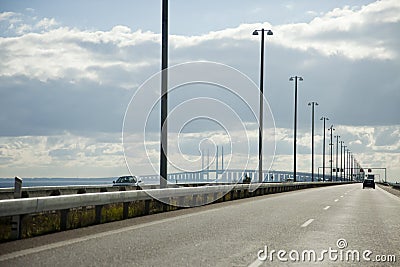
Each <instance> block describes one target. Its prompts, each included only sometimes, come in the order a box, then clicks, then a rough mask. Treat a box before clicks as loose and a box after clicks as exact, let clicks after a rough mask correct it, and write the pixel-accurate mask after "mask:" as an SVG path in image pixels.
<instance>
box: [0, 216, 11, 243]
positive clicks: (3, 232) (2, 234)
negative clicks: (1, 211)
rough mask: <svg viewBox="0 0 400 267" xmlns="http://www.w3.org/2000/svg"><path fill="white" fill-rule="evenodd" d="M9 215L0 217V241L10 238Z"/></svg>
mask: <svg viewBox="0 0 400 267" xmlns="http://www.w3.org/2000/svg"><path fill="white" fill-rule="evenodd" d="M11 218H12V217H11V216H9V217H1V218H0V242H4V241H7V240H9V239H10V238H11Z"/></svg>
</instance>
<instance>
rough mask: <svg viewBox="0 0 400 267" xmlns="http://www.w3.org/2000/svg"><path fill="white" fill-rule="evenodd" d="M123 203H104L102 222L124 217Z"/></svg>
mask: <svg viewBox="0 0 400 267" xmlns="http://www.w3.org/2000/svg"><path fill="white" fill-rule="evenodd" d="M123 209H124V208H123V203H115V204H109V205H104V206H103V210H102V213H101V222H102V223H104V222H113V221H119V220H122V219H123Z"/></svg>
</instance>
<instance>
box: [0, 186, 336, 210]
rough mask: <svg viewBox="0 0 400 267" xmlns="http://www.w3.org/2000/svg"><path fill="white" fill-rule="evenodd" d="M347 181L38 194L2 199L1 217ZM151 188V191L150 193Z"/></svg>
mask: <svg viewBox="0 0 400 267" xmlns="http://www.w3.org/2000/svg"><path fill="white" fill-rule="evenodd" d="M337 184H344V183H340V182H314V183H308V182H300V183H279V184H278V183H276V184H275V183H263V184H236V185H217V186H202V187H182V188H167V189H151V190H133V191H119V192H104V193H87V194H76V195H65V196H49V197H37V198H21V199H6V200H0V217H4V216H13V215H22V214H31V213H40V212H44V211H56V210H64V209H71V208H76V207H84V206H98V205H107V204H113V203H123V202H133V201H137V200H148V199H149V200H150V199H154V198H156V199H163V198H170V197H181V196H190V195H199V194H211V193H220V192H229V191H231V190H245V189H247V190H250V191H251V190H254V189H257V188H267V187H296V186H306V187H318V186H327V185H337ZM150 191H151V193H149V192H150Z"/></svg>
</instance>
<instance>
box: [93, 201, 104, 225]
mask: <svg viewBox="0 0 400 267" xmlns="http://www.w3.org/2000/svg"><path fill="white" fill-rule="evenodd" d="M95 209H96V217H95V220H96V224H100V223H101V210H102V209H103V205H96V206H95Z"/></svg>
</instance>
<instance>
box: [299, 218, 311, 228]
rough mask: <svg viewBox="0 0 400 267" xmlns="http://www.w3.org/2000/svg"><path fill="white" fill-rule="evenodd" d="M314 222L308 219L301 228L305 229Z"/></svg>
mask: <svg viewBox="0 0 400 267" xmlns="http://www.w3.org/2000/svg"><path fill="white" fill-rule="evenodd" d="M313 221H314V219H309V220H308V221H306V222H305V223H303V224H302V225H301V227H307V226H308V225H309V224H310V223H312V222H313Z"/></svg>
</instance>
